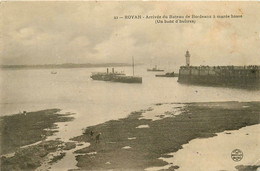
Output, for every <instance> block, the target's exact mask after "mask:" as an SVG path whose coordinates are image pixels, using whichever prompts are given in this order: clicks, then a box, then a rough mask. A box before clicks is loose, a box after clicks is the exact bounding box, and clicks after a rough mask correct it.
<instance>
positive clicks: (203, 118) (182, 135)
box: [73, 102, 260, 170]
mask: <svg viewBox="0 0 260 171" xmlns="http://www.w3.org/2000/svg"><path fill="white" fill-rule="evenodd" d="M158 105H164V104H158ZM151 110H153V109H148V110H143V111H139V112H133V113H131V114H130V115H129V116H128V117H127V118H124V119H119V120H111V121H108V122H105V123H103V124H99V125H96V126H91V127H88V128H86V131H85V134H83V135H81V136H79V137H75V138H74V139H73V140H76V141H85V142H90V144H91V145H90V146H89V147H86V148H83V149H81V150H78V151H76V152H77V153H78V154H79V155H78V156H77V161H78V164H77V166H78V167H79V168H80V169H82V170H109V169H113V170H144V169H146V168H149V167H156V166H164V165H167V164H168V163H167V162H165V161H163V160H160V159H159V158H160V157H167V156H165V155H166V154H168V153H170V152H176V151H178V150H179V149H181V148H182V145H183V144H187V143H188V142H189V141H190V140H192V139H195V138H207V137H212V136H215V135H216V133H219V132H223V131H225V130H237V129H239V128H242V127H245V126H249V125H254V124H259V123H260V120H259V116H260V103H259V102H215V103H187V104H185V105H184V106H183V107H182V108H181V109H180V111H181V112H180V113H179V114H178V115H175V114H174V112H172V113H171V112H169V111H168V113H166V114H164V115H159V113H158V115H157V116H156V117H158V118H159V119H157V120H152V119H145V118H144V117H143V116H144V115H146V113H147V112H149V111H151ZM166 115H167V117H165V116H166ZM91 131H92V132H93V133H94V135H93V136H91ZM99 133H101V136H100V140H99V141H98V142H96V140H95V136H96V135H97V134H99ZM169 157H172V156H169ZM172 165H173V166H172V167H171V168H169V170H174V169H177V168H178V167H179V166H176V165H174V163H173V164H172ZM247 168H248V167H247ZM239 169H240V170H241V169H242V167H239Z"/></svg>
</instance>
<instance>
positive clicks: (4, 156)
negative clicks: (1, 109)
mask: <svg viewBox="0 0 260 171" xmlns="http://www.w3.org/2000/svg"><path fill="white" fill-rule="evenodd" d="M58 112H60V109H48V110H42V111H37V112H28V113H22V114H15V115H10V116H3V117H1V118H0V119H1V121H0V122H1V124H0V130H1V137H0V139H1V170H2V171H9V170H34V169H36V168H37V167H39V166H41V164H42V163H43V162H44V161H47V162H49V163H53V162H56V161H57V160H59V159H61V158H62V157H64V155H65V153H63V150H69V149H71V148H75V143H73V142H71V143H64V142H62V141H60V140H50V141H46V137H47V136H50V135H53V134H54V133H55V132H56V131H57V130H55V128H56V125H55V123H57V122H67V121H71V120H73V117H71V116H70V115H71V114H58ZM52 153H54V154H52Z"/></svg>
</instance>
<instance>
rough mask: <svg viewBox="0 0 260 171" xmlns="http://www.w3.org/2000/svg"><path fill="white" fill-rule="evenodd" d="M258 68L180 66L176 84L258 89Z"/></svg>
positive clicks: (259, 84)
mask: <svg viewBox="0 0 260 171" xmlns="http://www.w3.org/2000/svg"><path fill="white" fill-rule="evenodd" d="M259 71H260V66H256V65H250V66H181V67H180V69H179V78H178V82H180V83H188V84H202V85H211V86H234V87H244V88H260V75H259Z"/></svg>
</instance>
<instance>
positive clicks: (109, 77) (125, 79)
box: [90, 73, 142, 83]
mask: <svg viewBox="0 0 260 171" xmlns="http://www.w3.org/2000/svg"><path fill="white" fill-rule="evenodd" d="M90 78H92V79H93V80H98V81H111V82H120V83H142V77H136V76H126V75H125V74H106V73H105V74H92V75H91V76H90Z"/></svg>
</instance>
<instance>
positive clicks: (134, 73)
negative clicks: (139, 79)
mask: <svg viewBox="0 0 260 171" xmlns="http://www.w3.org/2000/svg"><path fill="white" fill-rule="evenodd" d="M132 64H133V76H134V75H135V63H134V57H133V56H132Z"/></svg>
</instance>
